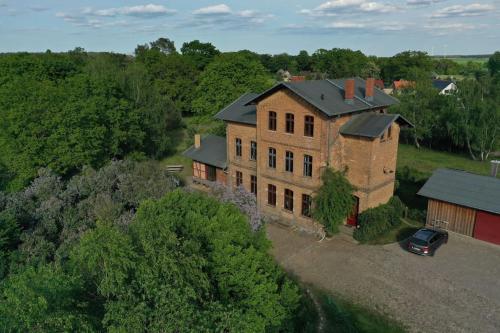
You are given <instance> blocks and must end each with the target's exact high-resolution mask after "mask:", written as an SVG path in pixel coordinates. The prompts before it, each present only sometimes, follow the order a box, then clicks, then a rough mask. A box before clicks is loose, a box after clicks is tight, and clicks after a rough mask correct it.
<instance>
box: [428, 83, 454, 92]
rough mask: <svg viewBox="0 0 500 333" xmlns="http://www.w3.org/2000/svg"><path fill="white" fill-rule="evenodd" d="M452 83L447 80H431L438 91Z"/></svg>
mask: <svg viewBox="0 0 500 333" xmlns="http://www.w3.org/2000/svg"><path fill="white" fill-rule="evenodd" d="M452 83H453V82H452V81H449V80H432V85H433V86H434V88H436V89H439V91H441V90H443V89H444V88H446V87H448V86H449V85H450V84H452Z"/></svg>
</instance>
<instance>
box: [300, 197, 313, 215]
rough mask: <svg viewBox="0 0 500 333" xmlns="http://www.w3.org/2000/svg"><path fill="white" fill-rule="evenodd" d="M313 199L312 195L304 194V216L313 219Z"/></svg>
mask: <svg viewBox="0 0 500 333" xmlns="http://www.w3.org/2000/svg"><path fill="white" fill-rule="evenodd" d="M311 205H312V198H311V196H310V195H307V194H302V216H305V217H311Z"/></svg>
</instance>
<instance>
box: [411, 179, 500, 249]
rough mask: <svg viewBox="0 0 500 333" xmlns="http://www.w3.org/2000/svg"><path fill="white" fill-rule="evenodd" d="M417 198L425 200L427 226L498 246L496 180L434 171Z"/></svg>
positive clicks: (499, 209) (499, 218)
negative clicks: (426, 203)
mask: <svg viewBox="0 0 500 333" xmlns="http://www.w3.org/2000/svg"><path fill="white" fill-rule="evenodd" d="M418 195H421V196H423V197H426V198H428V199H429V201H428V205H427V225H429V226H436V227H439V228H443V229H446V230H449V231H453V232H457V233H460V234H463V235H466V236H470V237H474V238H477V239H480V240H483V241H486V242H490V243H495V244H500V179H498V178H495V177H492V176H481V175H476V174H473V173H469V172H465V171H459V170H451V169H438V170H436V171H435V172H434V173H433V174H432V176H431V178H429V180H427V182H426V183H425V185H424V186H423V187H422V188H421V189H420V191H419V192H418Z"/></svg>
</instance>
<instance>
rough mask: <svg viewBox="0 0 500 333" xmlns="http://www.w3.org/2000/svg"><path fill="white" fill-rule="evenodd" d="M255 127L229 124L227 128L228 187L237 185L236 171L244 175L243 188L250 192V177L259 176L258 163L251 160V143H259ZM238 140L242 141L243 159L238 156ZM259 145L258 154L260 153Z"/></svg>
mask: <svg viewBox="0 0 500 333" xmlns="http://www.w3.org/2000/svg"><path fill="white" fill-rule="evenodd" d="M256 136H257V135H256V128H255V126H251V125H246V124H238V123H228V124H227V128H226V137H227V156H228V162H229V164H228V165H229V167H228V176H229V180H228V185H230V186H235V185H236V171H239V172H241V173H242V174H243V186H244V187H245V189H246V190H247V191H250V175H256V174H257V162H256V161H252V160H250V142H251V141H255V142H257V137H256ZM236 138H239V139H241V145H242V152H241V157H238V156H236ZM259 148H260V147H259V144H257V152H258V151H259Z"/></svg>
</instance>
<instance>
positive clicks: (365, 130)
mask: <svg viewBox="0 0 500 333" xmlns="http://www.w3.org/2000/svg"><path fill="white" fill-rule="evenodd" d="M394 121H397V122H399V123H400V124H401V125H408V126H413V125H412V124H411V123H410V122H409V121H408V120H406V119H405V118H403V117H402V116H400V115H399V114H380V113H376V112H368V113H361V114H358V115H355V116H353V117H352V118H351V119H349V121H348V122H347V123H345V124H344V125H343V126H342V127H341V128H340V133H341V134H344V135H356V136H364V137H368V138H377V137H379V136H381V135H382V134H383V133H384V131H385V130H386V129H387V128H388V127H389V126H390V125H391V124H392V123H393V122H394Z"/></svg>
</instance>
